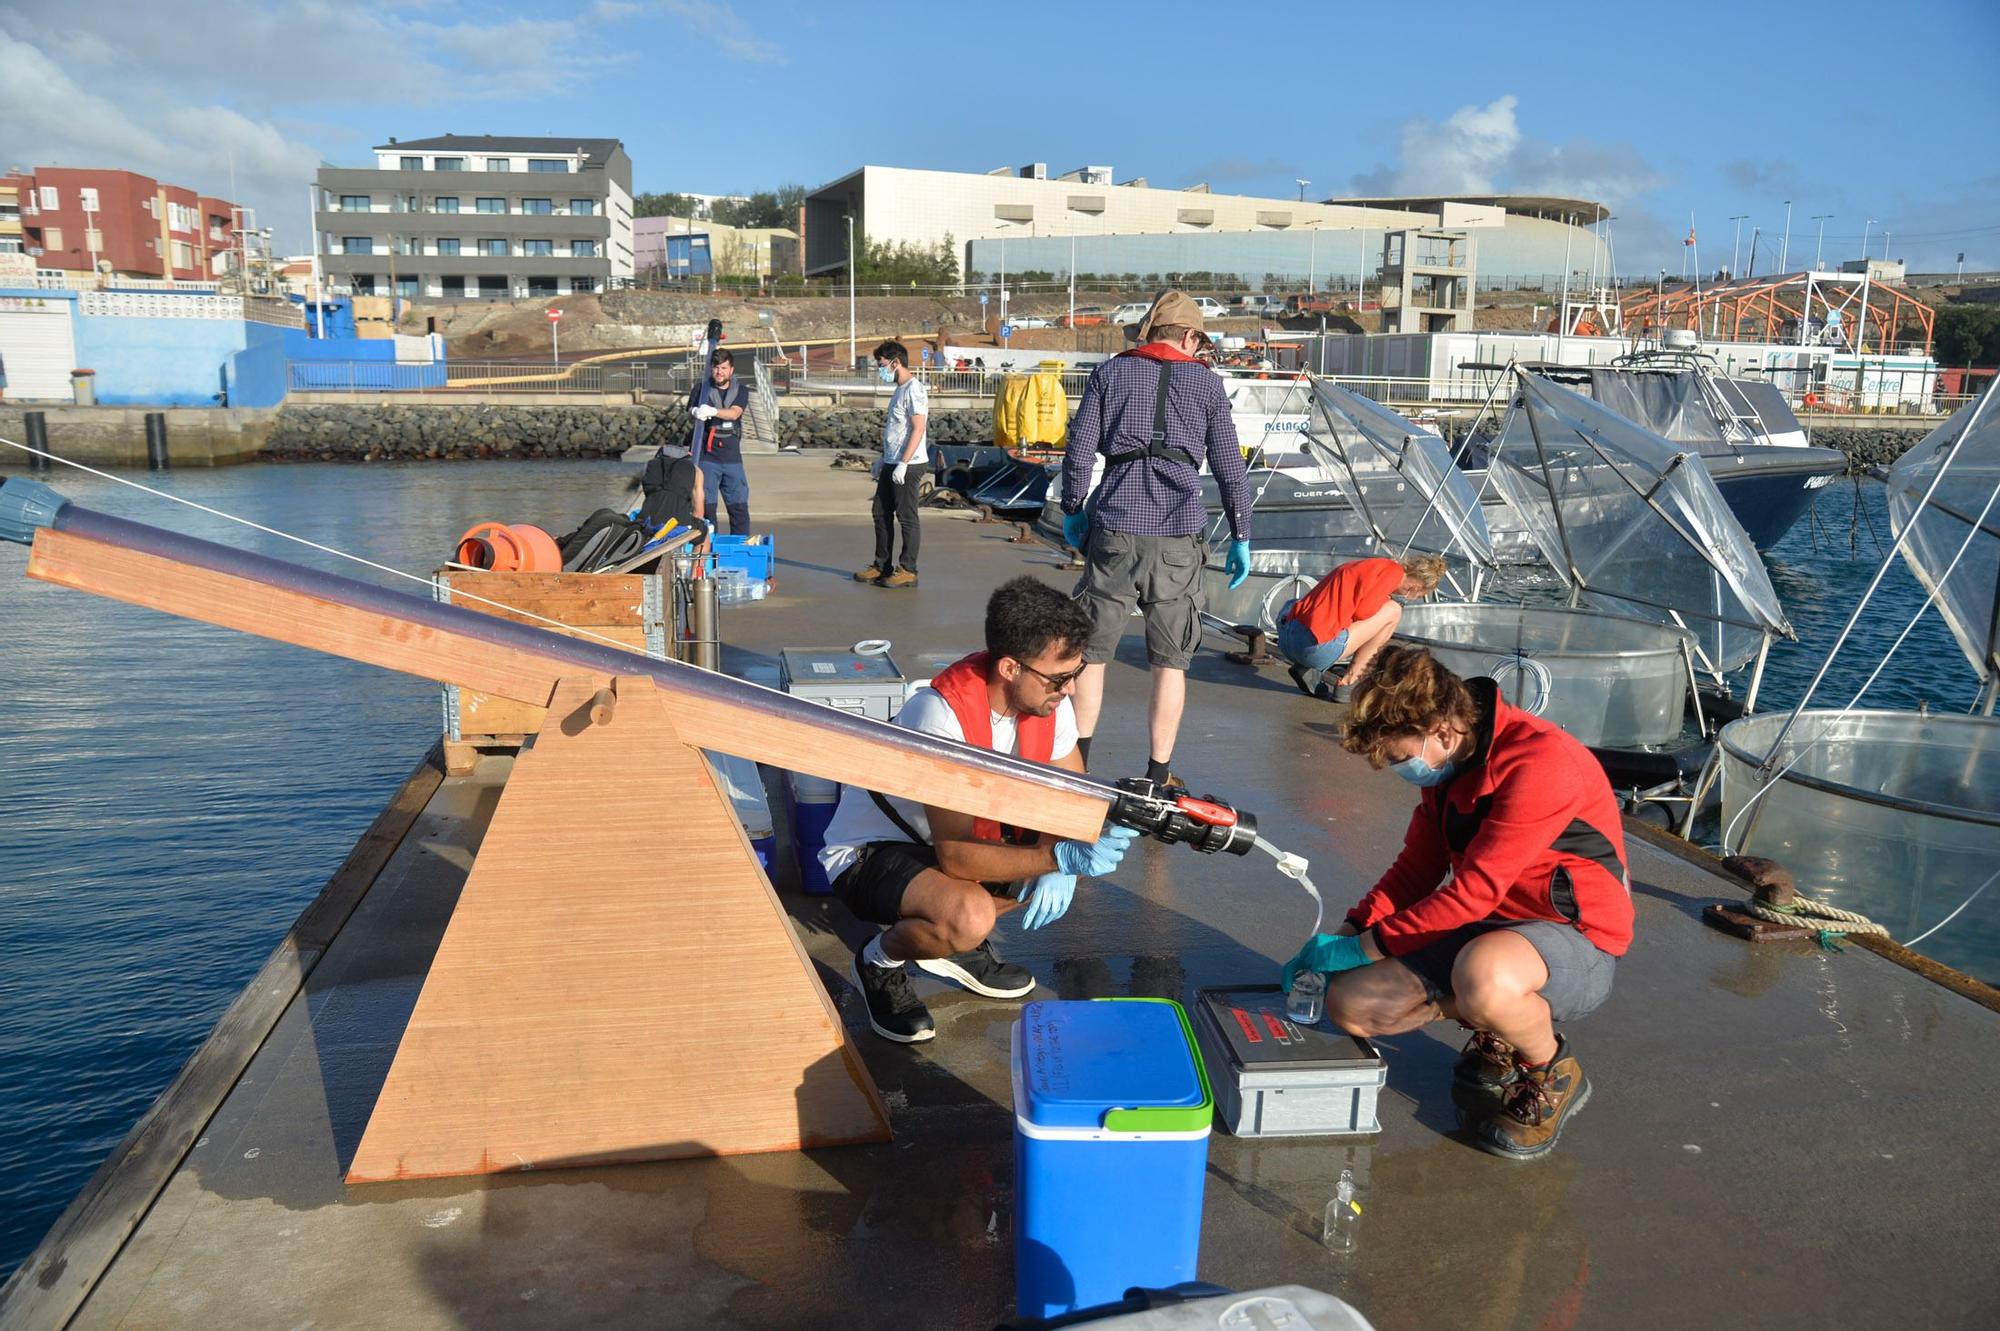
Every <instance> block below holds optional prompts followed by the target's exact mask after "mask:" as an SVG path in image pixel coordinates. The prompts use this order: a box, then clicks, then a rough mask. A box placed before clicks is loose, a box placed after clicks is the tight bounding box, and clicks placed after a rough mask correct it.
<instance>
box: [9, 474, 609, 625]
mask: <svg viewBox="0 0 2000 1331" xmlns="http://www.w3.org/2000/svg"><path fill="white" fill-rule="evenodd" d="M0 444H5V445H7V446H8V447H9V448H17V449H19V450H20V451H21V452H23V453H28V454H31V455H33V456H35V457H38V458H43V459H45V460H46V461H49V462H59V463H61V464H62V465H63V466H65V467H73V468H75V469H76V470H77V471H80V472H84V473H86V474H88V475H91V476H96V477H99V478H101V479H103V480H107V481H115V482H116V483H117V484H119V485H123V486H127V487H129V488H131V489H134V490H137V491H139V493H141V494H146V495H151V496H153V497H154V498H155V499H166V500H171V501H172V502H173V503H176V504H184V505H186V506H187V507H188V508H191V509H194V510H195V511H196V512H199V513H206V514H208V515H209V516H210V517H216V518H221V519H223V520H224V521H226V522H234V523H238V524H240V525H242V526H245V527H248V528H250V529H251V530H252V531H260V532H263V533H264V534H265V535H267V536H276V537H278V538H280V539H281V540H286V541H291V542H293V543H295V544H297V545H303V546H305V547H306V548H307V549H309V550H317V551H319V552H320V553H322V554H328V555H333V556H334V557H335V558H338V559H345V560H348V561H349V562H351V563H355V564H359V565H361V566H362V567H363V568H372V569H374V570H375V571H376V572H378V573H387V574H389V575H390V576H391V577H397V578H407V579H408V580H409V581H411V582H414V583H418V584H419V585H421V586H423V587H425V588H427V589H428V588H432V587H433V586H434V584H433V583H432V582H431V580H430V579H429V578H427V577H425V576H424V575H423V574H421V573H406V572H404V571H403V570H402V569H399V568H394V567H392V566H390V565H388V564H378V563H377V562H375V561H374V560H372V559H367V558H364V557H363V556H361V555H356V554H350V553H348V552H347V551H345V550H341V549H337V548H335V547H334V546H331V545H324V544H322V543H320V542H319V541H315V540H312V539H310V538H308V537H305V536H298V535H294V534H293V533H291V532H288V531H280V530H279V529H278V528H276V527H267V526H265V525H264V524H263V523H261V522H256V521H253V520H252V519H250V518H246V517H241V516H239V515H237V514H235V513H229V512H225V511H224V510H222V509H219V508H212V507H210V506H209V505H207V504H203V503H197V502H196V501H195V500H192V499H189V498H187V497H185V496H183V495H177V494H170V493H168V492H167V491H165V490H160V489H155V488H154V487H153V486H150V485H141V484H140V483H139V482H137V481H132V480H127V479H126V478H125V477H123V476H114V475H112V474H111V473H110V472H108V471H100V470H98V469H97V468H96V467H91V466H87V465H85V464H84V463H81V462H75V461H72V460H71V459H69V458H65V457H58V456H56V455H55V454H54V453H45V452H43V451H41V450H40V449H35V448H30V447H28V446H27V445H26V444H22V443H17V442H15V441H14V440H12V439H9V438H7V437H5V436H4V435H0ZM469 571H471V572H477V571H478V570H476V569H474V570H469ZM451 600H452V604H457V603H459V602H461V601H475V602H477V603H479V604H480V605H488V606H492V607H493V608H494V609H496V610H505V611H506V612H507V613H509V614H512V615H519V616H521V617H522V618H523V619H531V620H534V621H535V622H536V623H538V624H546V625H547V626H549V627H550V628H554V629H560V630H562V632H563V633H564V634H565V635H566V636H569V637H575V638H595V639H596V640H597V641H598V642H601V643H604V644H606V645H608V646H611V647H616V648H617V649H618V650H619V651H621V652H629V651H631V650H632V647H631V644H629V643H624V642H620V641H618V640H617V639H616V638H609V637H606V636H605V635H604V634H602V633H596V632H593V631H592V630H590V629H587V628H580V627H578V626H577V625H574V624H566V623H564V622H563V621H562V620H560V619H550V618H549V617H548V616H546V615H538V614H536V613H535V612H534V611H532V610H524V609H522V608H521V607H520V606H517V605H508V604H507V603H506V602H505V601H495V600H493V599H492V598H490V597H485V596H479V595H476V594H474V593H472V592H467V591H461V590H460V589H459V588H457V587H453V588H452V589H451Z"/></svg>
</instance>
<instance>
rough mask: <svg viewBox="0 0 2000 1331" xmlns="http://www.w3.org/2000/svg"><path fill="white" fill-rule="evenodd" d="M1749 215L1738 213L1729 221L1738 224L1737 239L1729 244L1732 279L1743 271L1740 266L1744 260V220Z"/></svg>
mask: <svg viewBox="0 0 2000 1331" xmlns="http://www.w3.org/2000/svg"><path fill="white" fill-rule="evenodd" d="M1749 215H1750V214H1748V213H1737V214H1736V215H1735V216H1734V217H1732V218H1730V219H1729V220H1730V221H1732V222H1734V223H1736V239H1735V240H1732V241H1731V242H1730V243H1729V275H1730V276H1731V277H1735V276H1736V274H1737V273H1739V272H1741V271H1742V269H1741V268H1740V267H1739V266H1738V265H1740V264H1741V263H1742V260H1743V219H1744V218H1746V217H1748V216H1749Z"/></svg>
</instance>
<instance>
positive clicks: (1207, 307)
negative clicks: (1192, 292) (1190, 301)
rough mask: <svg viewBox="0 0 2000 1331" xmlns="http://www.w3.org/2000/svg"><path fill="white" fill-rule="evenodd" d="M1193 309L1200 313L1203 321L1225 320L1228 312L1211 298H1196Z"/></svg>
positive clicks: (1219, 302) (1217, 301)
mask: <svg viewBox="0 0 2000 1331" xmlns="http://www.w3.org/2000/svg"><path fill="white" fill-rule="evenodd" d="M1194 304H1195V308H1196V309H1198V310H1200V311H1201V317H1202V318H1203V319H1227V318H1228V317H1229V310H1228V309H1227V308H1226V307H1225V306H1224V305H1223V303H1222V302H1221V301H1219V300H1217V299H1216V298H1215V297H1213V296H1196V297H1195V298H1194Z"/></svg>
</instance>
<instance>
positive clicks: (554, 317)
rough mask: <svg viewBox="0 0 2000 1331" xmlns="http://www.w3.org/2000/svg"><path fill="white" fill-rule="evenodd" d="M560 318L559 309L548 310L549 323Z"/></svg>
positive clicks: (560, 312)
mask: <svg viewBox="0 0 2000 1331" xmlns="http://www.w3.org/2000/svg"><path fill="white" fill-rule="evenodd" d="M561 318H562V311H561V310H550V311H549V322H550V323H556V322H558V321H560V320H561Z"/></svg>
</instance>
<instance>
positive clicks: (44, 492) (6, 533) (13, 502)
mask: <svg viewBox="0 0 2000 1331" xmlns="http://www.w3.org/2000/svg"><path fill="white" fill-rule="evenodd" d="M68 506H69V500H67V499H65V498H63V497H62V496H61V495H60V494H57V493H56V492H55V491H54V490H51V489H50V488H49V487H48V486H46V485H43V484H42V483H41V482H40V481H31V480H29V479H28V478H27V477H25V476H9V477H7V478H6V479H4V480H0V540H6V541H14V542H17V543H18V544H21V545H27V544H29V543H31V542H32V541H33V540H34V539H35V531H36V529H37V528H41V527H47V526H50V525H52V524H53V523H54V522H55V520H56V518H57V516H58V515H59V514H61V512H62V511H63V509H65V508H67V507H68Z"/></svg>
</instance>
